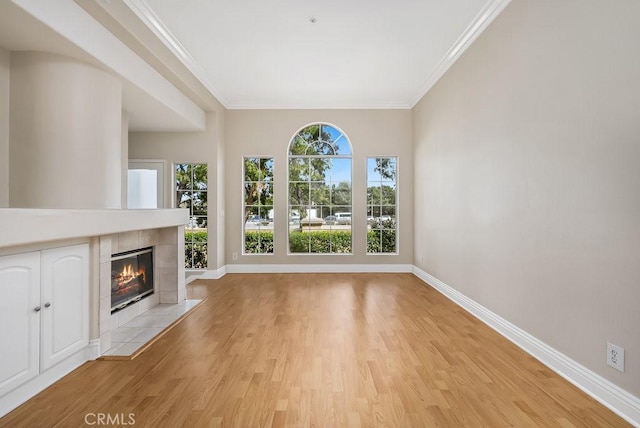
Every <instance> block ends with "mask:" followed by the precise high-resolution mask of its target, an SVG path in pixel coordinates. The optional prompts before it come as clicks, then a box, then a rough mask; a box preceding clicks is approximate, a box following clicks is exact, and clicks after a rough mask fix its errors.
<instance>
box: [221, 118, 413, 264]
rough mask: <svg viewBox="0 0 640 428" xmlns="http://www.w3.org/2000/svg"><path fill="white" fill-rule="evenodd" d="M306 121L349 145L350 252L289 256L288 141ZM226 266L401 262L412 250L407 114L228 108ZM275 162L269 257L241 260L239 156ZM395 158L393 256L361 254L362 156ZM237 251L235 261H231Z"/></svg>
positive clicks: (363, 213)
mask: <svg viewBox="0 0 640 428" xmlns="http://www.w3.org/2000/svg"><path fill="white" fill-rule="evenodd" d="M312 122H327V123H330V124H332V125H335V126H337V127H338V128H340V129H341V130H342V131H343V132H345V134H346V135H347V136H348V137H349V139H350V141H351V145H352V147H353V172H352V173H353V208H352V212H353V214H352V215H353V217H352V218H353V253H354V254H353V255H348V256H347V255H311V256H308V255H299V254H296V255H291V256H288V255H287V233H286V231H287V229H288V219H287V176H286V174H287V148H288V144H289V141H290V140H291V137H293V135H294V134H295V133H296V132H297V131H298V130H299V129H300V128H301V127H303V126H305V125H307V124H309V123H312ZM226 128H227V132H226V171H227V172H226V182H227V183H228V185H227V189H226V221H225V224H226V230H227V235H226V246H225V249H226V263H227V264H228V265H229V264H270V263H277V264H314V263H328V264H341V263H351V264H386V263H389V264H404V263H411V261H412V253H413V236H412V230H411V229H412V224H413V220H412V218H413V210H412V196H413V191H412V176H413V165H412V161H411V159H412V154H411V111H410V110H230V111H228V112H227V121H226ZM245 156H268V157H273V158H274V162H275V195H274V204H275V230H276V234H275V242H274V246H275V253H274V255H246V256H243V255H242V223H243V214H242V203H243V201H242V197H243V193H242V158H243V157H245ZM367 156H398V159H399V160H398V163H399V172H398V187H399V190H398V194H399V206H400V208H399V231H400V238H399V243H400V251H399V255H384V256H383V255H376V256H367V255H365V252H366V217H367V211H366V158H367ZM232 253H238V260H235V261H234V260H232V257H231V255H232Z"/></svg>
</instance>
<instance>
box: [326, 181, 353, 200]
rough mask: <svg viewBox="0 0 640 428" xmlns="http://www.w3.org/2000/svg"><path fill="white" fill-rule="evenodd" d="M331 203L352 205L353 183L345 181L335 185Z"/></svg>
mask: <svg viewBox="0 0 640 428" xmlns="http://www.w3.org/2000/svg"><path fill="white" fill-rule="evenodd" d="M331 203H332V204H333V205H351V185H350V184H349V183H345V182H342V183H338V184H337V185H333V187H332V189H331Z"/></svg>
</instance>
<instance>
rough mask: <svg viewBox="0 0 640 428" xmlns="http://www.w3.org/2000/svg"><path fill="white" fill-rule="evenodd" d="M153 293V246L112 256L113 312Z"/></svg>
mask: <svg viewBox="0 0 640 428" xmlns="http://www.w3.org/2000/svg"><path fill="white" fill-rule="evenodd" d="M149 294H153V248H152V247H149V248H142V249H139V250H134V251H128V252H126V253H119V254H114V255H112V256H111V312H112V313H113V312H115V311H118V310H120V309H122V308H124V307H125V306H127V305H128V304H130V303H133V302H137V301H138V300H140V299H142V298H143V297H144V296H147V295H149Z"/></svg>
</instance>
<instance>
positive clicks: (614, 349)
mask: <svg viewBox="0 0 640 428" xmlns="http://www.w3.org/2000/svg"><path fill="white" fill-rule="evenodd" d="M607 364H608V365H610V366H611V367H613V368H614V369H616V370H618V371H621V372H624V348H623V347H621V346H618V345H614V344H613V343H609V342H607Z"/></svg>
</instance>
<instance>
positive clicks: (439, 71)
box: [411, 0, 511, 108]
mask: <svg viewBox="0 0 640 428" xmlns="http://www.w3.org/2000/svg"><path fill="white" fill-rule="evenodd" d="M510 2H511V0H491V1H489V2H488V3H487V4H486V5H485V7H484V8H483V9H482V10H481V11H480V13H479V14H478V15H477V16H476V17H475V19H474V20H473V21H471V24H469V26H468V27H467V28H466V29H465V30H464V32H463V33H462V35H461V36H460V37H459V38H458V40H456V42H455V43H454V44H453V46H451V48H450V49H449V50H448V51H447V53H446V54H445V56H444V57H443V58H442V59H441V60H440V62H439V63H438V65H436V67H435V68H434V69H433V70H432V71H431V73H429V75H428V76H427V78H426V80H425V82H424V83H423V84H422V86H421V87H420V90H419V91H418V96H417V97H416V98H415V99H414V100H413V102H412V103H411V108H413V107H415V105H416V104H418V102H419V101H420V100H421V99H422V97H424V96H425V94H426V93H427V92H429V90H430V89H431V88H432V87H433V85H435V84H436V82H437V81H438V80H440V78H441V77H442V76H443V75H444V73H445V72H446V71H447V70H448V69H449V67H451V66H452V65H453V64H454V63H455V62H456V61H457V60H458V58H460V56H461V55H462V53H463V52H464V51H466V50H467V48H468V47H469V46H471V44H472V43H473V42H474V41H475V40H476V39H477V38H478V36H479V35H480V34H481V33H482V32H483V31H484V30H485V28H487V27H488V26H489V24H491V22H492V21H493V20H494V19H495V18H496V17H497V16H498V15H500V12H502V10H503V9H504V8H505V7H507V5H508V4H509V3H510Z"/></svg>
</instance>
